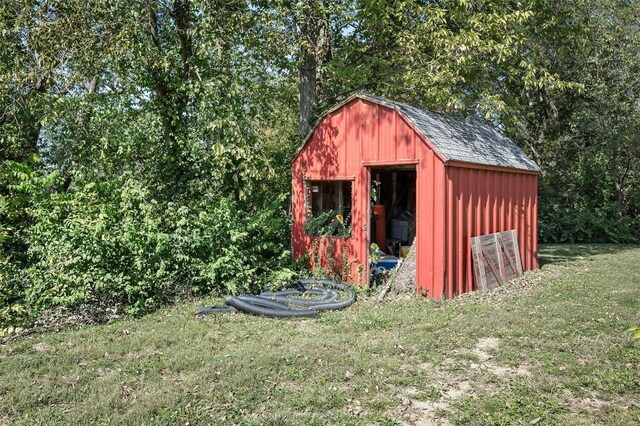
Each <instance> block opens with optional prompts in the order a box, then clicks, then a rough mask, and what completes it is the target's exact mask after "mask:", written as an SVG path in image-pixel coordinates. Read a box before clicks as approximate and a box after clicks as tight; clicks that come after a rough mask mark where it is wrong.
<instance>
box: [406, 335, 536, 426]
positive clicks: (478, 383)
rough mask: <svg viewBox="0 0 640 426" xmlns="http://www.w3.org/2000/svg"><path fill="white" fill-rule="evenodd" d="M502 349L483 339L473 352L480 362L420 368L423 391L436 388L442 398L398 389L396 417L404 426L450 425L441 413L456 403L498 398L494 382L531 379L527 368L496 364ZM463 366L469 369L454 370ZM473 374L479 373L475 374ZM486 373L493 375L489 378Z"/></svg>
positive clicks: (447, 362)
mask: <svg viewBox="0 0 640 426" xmlns="http://www.w3.org/2000/svg"><path fill="white" fill-rule="evenodd" d="M499 347H500V339H498V338H495V337H487V338H482V339H480V340H478V342H477V343H476V345H475V346H474V348H473V349H472V350H471V352H472V353H473V354H474V355H476V356H477V357H478V362H471V363H469V362H468V361H460V360H456V359H454V358H446V359H445V360H444V361H443V362H442V364H439V365H434V364H432V363H428V362H426V363H423V364H420V365H418V368H419V369H420V373H419V374H421V375H423V376H424V378H425V383H424V388H425V389H427V388H429V387H431V388H436V389H438V390H440V391H439V394H438V396H437V397H435V398H431V399H430V400H427V401H424V400H422V399H421V391H420V389H417V388H412V387H409V388H402V389H399V390H398V392H399V394H400V395H401V396H402V402H401V404H400V406H398V407H397V408H396V412H395V413H394V414H395V415H396V417H397V418H399V419H402V420H401V421H402V423H403V424H405V425H414V426H418V425H421V426H427V425H429V426H430V425H449V424H450V423H449V421H448V420H447V419H445V418H442V417H439V412H441V411H446V410H447V409H448V408H449V407H450V406H451V405H452V404H453V403H454V402H455V401H457V400H459V399H461V398H475V397H476V396H477V395H479V394H481V395H493V394H496V393H497V392H498V389H497V384H496V383H495V379H498V380H511V379H513V378H516V377H521V376H529V375H531V371H530V366H528V365H520V366H518V367H515V368H512V367H504V366H501V365H499V364H497V363H496V362H495V361H493V352H494V351H495V350H497V349H498V348H499ZM461 363H462V364H463V365H464V366H466V367H467V368H466V369H460V368H451V367H460V364H461ZM406 368H411V366H407V367H406ZM465 370H466V371H465ZM456 371H459V372H456ZM474 371H477V373H475V374H474ZM487 372H488V373H490V374H489V375H487V374H486V373H487ZM463 375H464V376H463ZM492 378H493V379H492Z"/></svg>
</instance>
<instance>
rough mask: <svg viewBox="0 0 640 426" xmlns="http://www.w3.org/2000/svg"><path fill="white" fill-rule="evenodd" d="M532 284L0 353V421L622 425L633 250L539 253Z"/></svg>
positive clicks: (83, 332)
mask: <svg viewBox="0 0 640 426" xmlns="http://www.w3.org/2000/svg"><path fill="white" fill-rule="evenodd" d="M540 258H541V264H542V269H541V270H539V271H535V272H533V273H530V274H527V279H528V280H529V281H534V282H537V284H535V285H530V286H526V287H525V288H523V289H521V290H519V291H518V292H502V294H501V295H500V296H499V297H491V296H490V297H488V298H478V297H467V298H465V299H464V300H462V301H454V302H447V303H442V302H435V301H421V300H415V301H409V302H407V301H402V302H400V301H398V302H388V303H383V304H375V303H373V302H370V301H360V302H358V303H357V304H356V305H354V306H352V307H351V308H349V309H347V310H345V311H342V312H330V313H325V314H323V315H321V316H320V317H318V318H316V319H304V320H273V319H263V318H257V317H251V316H247V315H241V314H227V315H217V316H210V317H205V318H196V317H194V315H193V313H194V311H195V309H196V308H197V306H199V305H201V304H209V303H211V302H212V301H211V300H205V301H194V302H192V303H185V304H182V305H179V306H175V307H173V308H170V309H166V310H163V311H160V312H157V313H155V314H153V315H149V316H146V317H144V318H142V319H139V320H119V321H114V322H112V323H110V324H105V325H98V326H85V327H77V328H67V329H65V330H63V331H60V332H55V333H53V332H52V333H45V334H37V335H31V336H28V337H23V338H20V339H18V340H15V341H12V342H10V343H8V344H5V345H1V346H0V425H1V424H5V423H7V424H8V423H14V422H15V423H17V424H29V425H31V424H61V423H63V424H81V425H88V424H96V423H97V424H101V423H103V424H104V423H109V424H111V423H116V424H186V423H189V424H191V425H194V424H246V425H254V424H255V425H258V424H260V425H262V424H274V425H276V424H278V425H279V424H304V425H309V424H346V425H351V424H509V425H512V424H539V425H540V424H637V423H640V345H639V344H636V343H634V342H632V341H631V340H630V338H629V335H628V333H626V332H625V330H626V329H627V328H628V327H629V326H630V325H631V324H633V323H637V322H639V321H640V318H638V313H639V312H640V247H638V246H635V247H631V246H596V245H590V246H545V247H543V249H542V250H541V253H540Z"/></svg>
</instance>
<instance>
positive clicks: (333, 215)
mask: <svg viewBox="0 0 640 426" xmlns="http://www.w3.org/2000/svg"><path fill="white" fill-rule="evenodd" d="M306 190H307V191H306V192H307V225H308V227H307V230H308V232H307V233H310V234H321V233H325V232H326V234H328V235H338V234H344V233H347V234H350V233H351V190H352V182H351V181H349V180H314V181H306Z"/></svg>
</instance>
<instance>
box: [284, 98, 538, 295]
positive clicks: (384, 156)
mask: <svg viewBox="0 0 640 426" xmlns="http://www.w3.org/2000/svg"><path fill="white" fill-rule="evenodd" d="M291 172H292V175H293V183H292V189H293V194H292V209H293V229H292V246H293V253H294V257H298V256H301V255H303V254H305V253H311V252H312V251H313V250H314V248H313V244H314V242H313V241H314V239H313V237H311V236H310V235H307V233H306V232H305V222H307V221H309V220H311V219H313V217H314V216H318V215H320V214H322V213H323V212H334V211H337V212H339V213H342V215H343V216H344V217H345V218H346V220H350V224H351V233H350V236H349V237H347V238H345V239H341V238H334V239H331V244H332V245H333V247H332V248H331V251H332V253H343V252H344V253H345V254H346V256H347V257H348V262H349V265H350V266H349V268H348V270H349V272H350V278H349V279H348V280H349V281H351V282H356V283H362V282H365V281H366V280H367V279H368V277H369V253H370V243H372V242H378V245H379V246H380V248H381V249H382V250H383V251H385V252H394V253H393V254H395V255H400V254H401V253H398V247H399V246H400V245H407V244H411V242H413V243H414V244H416V245H417V246H416V248H415V249H416V275H417V276H416V291H417V292H418V293H419V294H425V293H426V294H427V295H428V297H435V298H442V297H447V298H450V297H453V296H454V295H456V294H461V293H464V292H467V291H471V290H474V289H475V287H476V286H475V283H474V279H473V268H472V263H471V262H472V257H471V246H470V238H471V237H474V236H478V235H483V234H489V233H493V232H500V231H505V230H510V229H515V230H516V231H517V235H518V242H519V246H520V247H519V248H520V255H521V261H522V266H523V269H524V270H529V269H532V268H536V267H537V266H538V260H537V214H538V213H537V188H538V186H537V181H538V175H539V174H540V169H539V167H538V166H537V165H536V164H535V163H534V162H533V161H532V160H531V159H529V158H528V157H527V156H526V155H525V154H524V152H523V151H522V150H521V149H520V148H519V147H518V146H517V145H516V144H514V143H513V142H512V141H511V140H509V139H507V138H506V137H504V136H503V135H501V134H500V133H499V132H498V131H496V130H495V129H493V128H492V127H490V126H487V125H484V124H480V123H476V122H470V121H465V120H460V119H455V118H451V117H447V116H444V115H441V114H437V113H434V112H431V111H425V110H421V109H418V108H414V107H412V106H409V105H406V104H403V103H400V102H395V101H391V100H388V99H384V98H380V97H376V96H371V95H364V94H356V95H353V96H351V97H349V98H348V99H347V100H345V101H344V102H342V103H340V104H338V105H337V106H335V107H334V108H332V109H331V110H330V111H329V112H327V113H326V114H325V115H324V116H323V117H322V118H321V119H320V120H319V121H318V122H317V123H316V125H315V126H314V127H313V129H312V130H311V132H310V134H309V135H308V136H307V138H306V139H305V140H304V142H303V143H302V145H301V147H300V148H299V150H298V152H297V153H296V155H295V157H294V159H293V161H292V165H291ZM414 237H415V238H414ZM322 250H326V247H323V248H322ZM399 251H400V252H401V251H403V250H399ZM345 260H347V259H345Z"/></svg>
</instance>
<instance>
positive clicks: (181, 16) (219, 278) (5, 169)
mask: <svg viewBox="0 0 640 426" xmlns="http://www.w3.org/2000/svg"><path fill="white" fill-rule="evenodd" d="M639 7H640V6H639V4H638V2H625V1H617V0H598V1H597V2H591V1H587V0H575V1H570V2H564V1H545V2H540V1H537V0H531V1H525V2H523V3H519V4H518V5H517V7H516V6H514V4H513V2H511V1H503V0H498V1H473V2H472V1H466V0H445V1H441V2H421V1H416V0H399V1H394V2H382V1H377V0H347V1H339V2H320V1H313V2H307V3H305V2H298V3H295V2H294V3H291V2H269V1H255V2H251V3H247V2H242V1H238V0H232V1H227V2H222V3H221V2H214V1H210V0H192V1H188V0H170V1H162V2H160V1H157V0H151V1H147V0H132V1H128V2H123V1H116V2H113V1H106V0H98V1H93V2H85V1H81V0H51V1H47V2H41V1H36V2H33V1H30V0H16V1H10V2H2V3H0V35H2V37H0V111H2V114H1V115H0V313H1V315H2V319H0V323H3V324H5V323H12V322H18V321H23V320H29V319H33V318H34V317H35V316H37V315H38V314H39V313H40V312H42V311H44V310H47V309H53V308H57V307H63V306H64V307H71V308H76V307H78V306H80V305H91V306H94V307H96V306H97V307H119V308H121V309H123V310H126V311H127V312H130V313H132V314H139V313H142V312H147V311H149V310H152V309H155V308H156V307H158V306H161V305H162V304H165V303H169V302H171V301H172V300H175V299H176V298H179V297H183V296H185V295H190V294H205V293H208V292H213V293H218V294H220V293H228V292H229V293H233V292H240V291H248V290H251V289H256V288H258V287H264V286H269V285H273V286H275V285H277V283H281V282H286V281H287V280H288V279H290V278H291V277H292V276H293V274H294V272H293V270H292V269H291V267H290V265H289V260H288V256H289V254H288V251H287V250H286V249H285V247H287V246H288V243H289V226H288V220H289V219H288V218H287V215H286V212H285V209H284V207H283V206H284V204H285V202H284V198H282V197H283V194H287V193H288V192H289V190H290V179H289V173H290V170H289V166H290V164H289V161H290V159H291V156H292V154H293V152H294V151H295V148H296V144H297V142H298V131H299V126H300V128H305V125H304V124H305V123H303V122H300V121H299V117H298V110H299V109H301V108H300V107H301V103H303V102H302V101H301V100H302V99H303V98H304V99H306V102H307V103H305V108H306V107H309V105H308V103H309V102H312V103H313V102H315V103H316V105H315V107H314V108H315V109H314V111H315V113H316V114H317V113H319V112H320V110H321V109H323V108H325V107H327V106H329V105H332V104H334V103H335V102H336V101H337V100H340V99H342V98H344V97H345V96H347V95H348V94H350V93H351V92H352V91H354V90H361V89H365V90H367V91H371V92H374V93H376V94H380V95H386V96H389V97H393V98H397V99H400V100H405V101H407V102H410V103H412V104H415V105H417V106H423V107H428V108H433V109H438V110H446V111H450V112H454V113H458V114H461V115H471V116H475V117H476V118H480V119H485V120H487V121H489V122H491V123H492V124H497V125H499V126H502V127H503V128H504V130H505V131H506V132H507V133H508V134H509V135H510V136H512V137H513V138H514V139H515V140H516V141H517V142H518V143H520V144H521V146H523V147H524V148H525V149H526V150H528V152H529V153H530V154H531V155H532V156H533V157H534V159H535V160H536V161H537V162H538V163H539V164H540V165H542V166H543V167H544V169H545V172H544V175H543V176H542V177H541V186H540V204H539V205H540V222H541V223H540V232H541V235H540V236H541V239H542V240H543V241H584V242H587V241H590V242H593V241H614V242H636V241H637V240H638V235H640V219H639V218H640V191H637V188H638V186H639V185H640V169H639V168H638V167H639V166H638V165H639V164H640V161H639V159H640V145H638V143H637V135H638V134H639V133H640V105H639V104H638V99H640V85H638V79H637V75H639V74H640V65H639V64H640V61H638V57H640V36H639V32H638V30H637V17H638V16H639V15H640V11H639V9H638V8H639ZM114 16H116V17H118V19H114V18H113V17H114ZM306 65H309V68H307V66H306ZM303 75H304V81H303V78H302V77H303ZM302 83H304V84H302ZM302 92H304V93H302ZM302 95H304V96H302ZM311 109H313V108H311ZM311 109H310V108H306V110H305V111H306V114H307V115H309V114H310V112H311ZM306 119H308V117H306ZM307 121H308V120H307ZM338 214H340V212H328V213H325V214H323V215H321V216H320V217H318V218H314V219H311V220H310V221H308V223H307V224H306V225H305V229H306V231H307V233H309V234H311V235H314V241H315V242H314V253H316V252H317V250H318V247H319V245H320V244H328V245H327V250H328V255H329V256H328V257H329V259H328V263H327V264H326V265H325V266H322V267H321V266H320V264H319V263H318V264H317V267H318V268H320V269H322V268H325V269H324V270H322V271H320V272H322V273H325V274H340V275H342V276H344V274H348V271H349V270H350V260H349V259H348V253H346V251H345V249H343V251H342V253H334V250H335V247H334V245H333V244H332V243H331V244H329V243H328V242H330V241H334V240H336V239H340V238H347V237H349V236H350V234H351V226H350V220H349V218H348V217H346V218H343V219H344V220H343V221H342V223H341V222H340V221H339V220H336V215H338ZM336 237H337V238H336ZM345 247H346V246H345ZM314 257H315V258H317V253H316V254H314ZM316 272H318V271H316ZM360 273H362V272H360Z"/></svg>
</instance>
